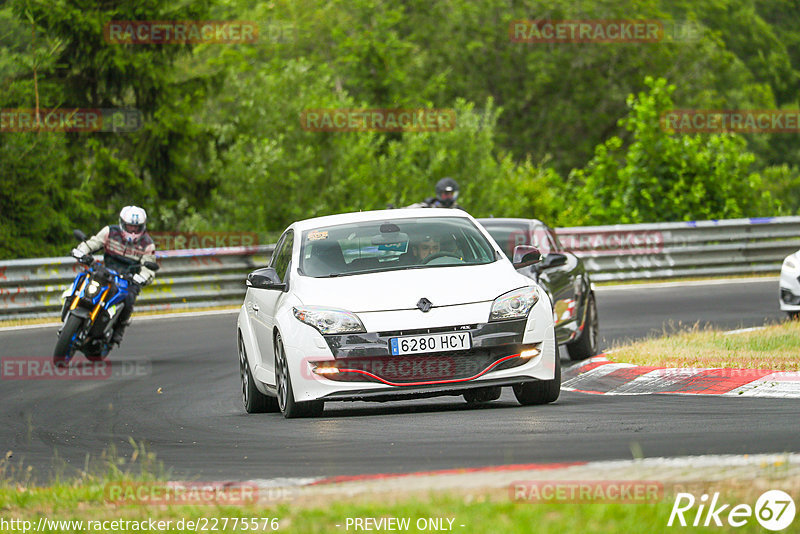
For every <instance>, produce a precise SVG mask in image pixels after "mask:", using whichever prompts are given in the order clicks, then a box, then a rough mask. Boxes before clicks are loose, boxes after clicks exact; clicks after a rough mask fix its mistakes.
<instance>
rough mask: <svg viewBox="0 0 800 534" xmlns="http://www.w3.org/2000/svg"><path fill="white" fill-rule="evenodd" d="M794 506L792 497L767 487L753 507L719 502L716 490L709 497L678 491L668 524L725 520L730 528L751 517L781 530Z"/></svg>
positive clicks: (720, 522)
mask: <svg viewBox="0 0 800 534" xmlns="http://www.w3.org/2000/svg"><path fill="white" fill-rule="evenodd" d="M794 516H795V506H794V500H792V497H791V496H790V495H789V494H788V493H786V492H784V491H781V490H769V491H766V492H764V493H763V494H761V496H760V497H759V498H758V500H757V501H756V505H755V507H751V506H750V505H749V504H737V505H735V506H731V505H730V504H727V503H722V502H720V498H719V493H714V495H712V496H711V497H710V498H709V496H708V495H707V494H705V493H704V494H703V495H701V496H700V498H699V499H696V498H695V496H694V495H692V494H691V493H678V494H677V495H676V496H675V503H674V504H673V505H672V512H670V514H669V521H667V526H668V527H671V526H673V525H674V526H679V525H680V526H682V527H686V526H689V525H691V526H693V527H698V526H704V527H711V526H717V527H721V526H723V525H724V524H725V523H727V524H728V525H729V526H732V527H742V526H744V525H746V524H748V523H749V522H750V521H751V520H752V519H753V518H754V517H755V520H756V521H758V523H759V524H760V525H761V526H762V527H763V528H765V529H767V530H771V531H779V530H784V529H785V528H787V527H788V526H789V525H791V524H792V521H793V520H794Z"/></svg>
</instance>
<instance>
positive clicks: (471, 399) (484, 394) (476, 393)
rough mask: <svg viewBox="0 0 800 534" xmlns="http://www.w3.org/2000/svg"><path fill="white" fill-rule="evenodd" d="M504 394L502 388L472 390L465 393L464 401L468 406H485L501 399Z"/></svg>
mask: <svg viewBox="0 0 800 534" xmlns="http://www.w3.org/2000/svg"><path fill="white" fill-rule="evenodd" d="M502 392H503V390H502V388H501V387H500V386H494V387H488V388H478V389H470V390H467V391H465V392H464V400H465V401H467V404H483V403H485V402H491V401H494V400H497V399H499V398H500V394H501V393H502Z"/></svg>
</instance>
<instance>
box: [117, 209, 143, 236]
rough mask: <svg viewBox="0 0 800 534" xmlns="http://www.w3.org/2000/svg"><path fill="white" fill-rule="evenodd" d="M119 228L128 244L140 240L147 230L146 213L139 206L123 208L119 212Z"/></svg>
mask: <svg viewBox="0 0 800 534" xmlns="http://www.w3.org/2000/svg"><path fill="white" fill-rule="evenodd" d="M119 227H120V228H121V229H122V235H123V236H124V237H125V239H126V240H127V241H128V242H131V241H134V240H136V239H138V238H140V237H141V236H142V234H144V231H145V228H147V212H146V211H144V209H142V208H140V207H139V206H125V207H124V208H122V211H120V212H119Z"/></svg>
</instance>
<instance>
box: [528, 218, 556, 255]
mask: <svg viewBox="0 0 800 534" xmlns="http://www.w3.org/2000/svg"><path fill="white" fill-rule="evenodd" d="M531 237H532V239H531V242H532V243H533V246H535V247H536V248H538V249H539V252H541V253H542V256H547V255H548V254H550V252H555V250H554V249H553V246H552V243H551V242H550V236H549V235H548V234H547V230H546V229H545V227H544V226H540V225H536V226H535V227H534V228H533V232H532V236H531Z"/></svg>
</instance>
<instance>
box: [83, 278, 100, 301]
mask: <svg viewBox="0 0 800 534" xmlns="http://www.w3.org/2000/svg"><path fill="white" fill-rule="evenodd" d="M99 290H100V284H98V283H97V282H95V281H94V280H92V281H91V282H90V283H89V286H88V287H87V288H86V296H87V297H93V296H95V295H96V294H97V292H98V291H99Z"/></svg>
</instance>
